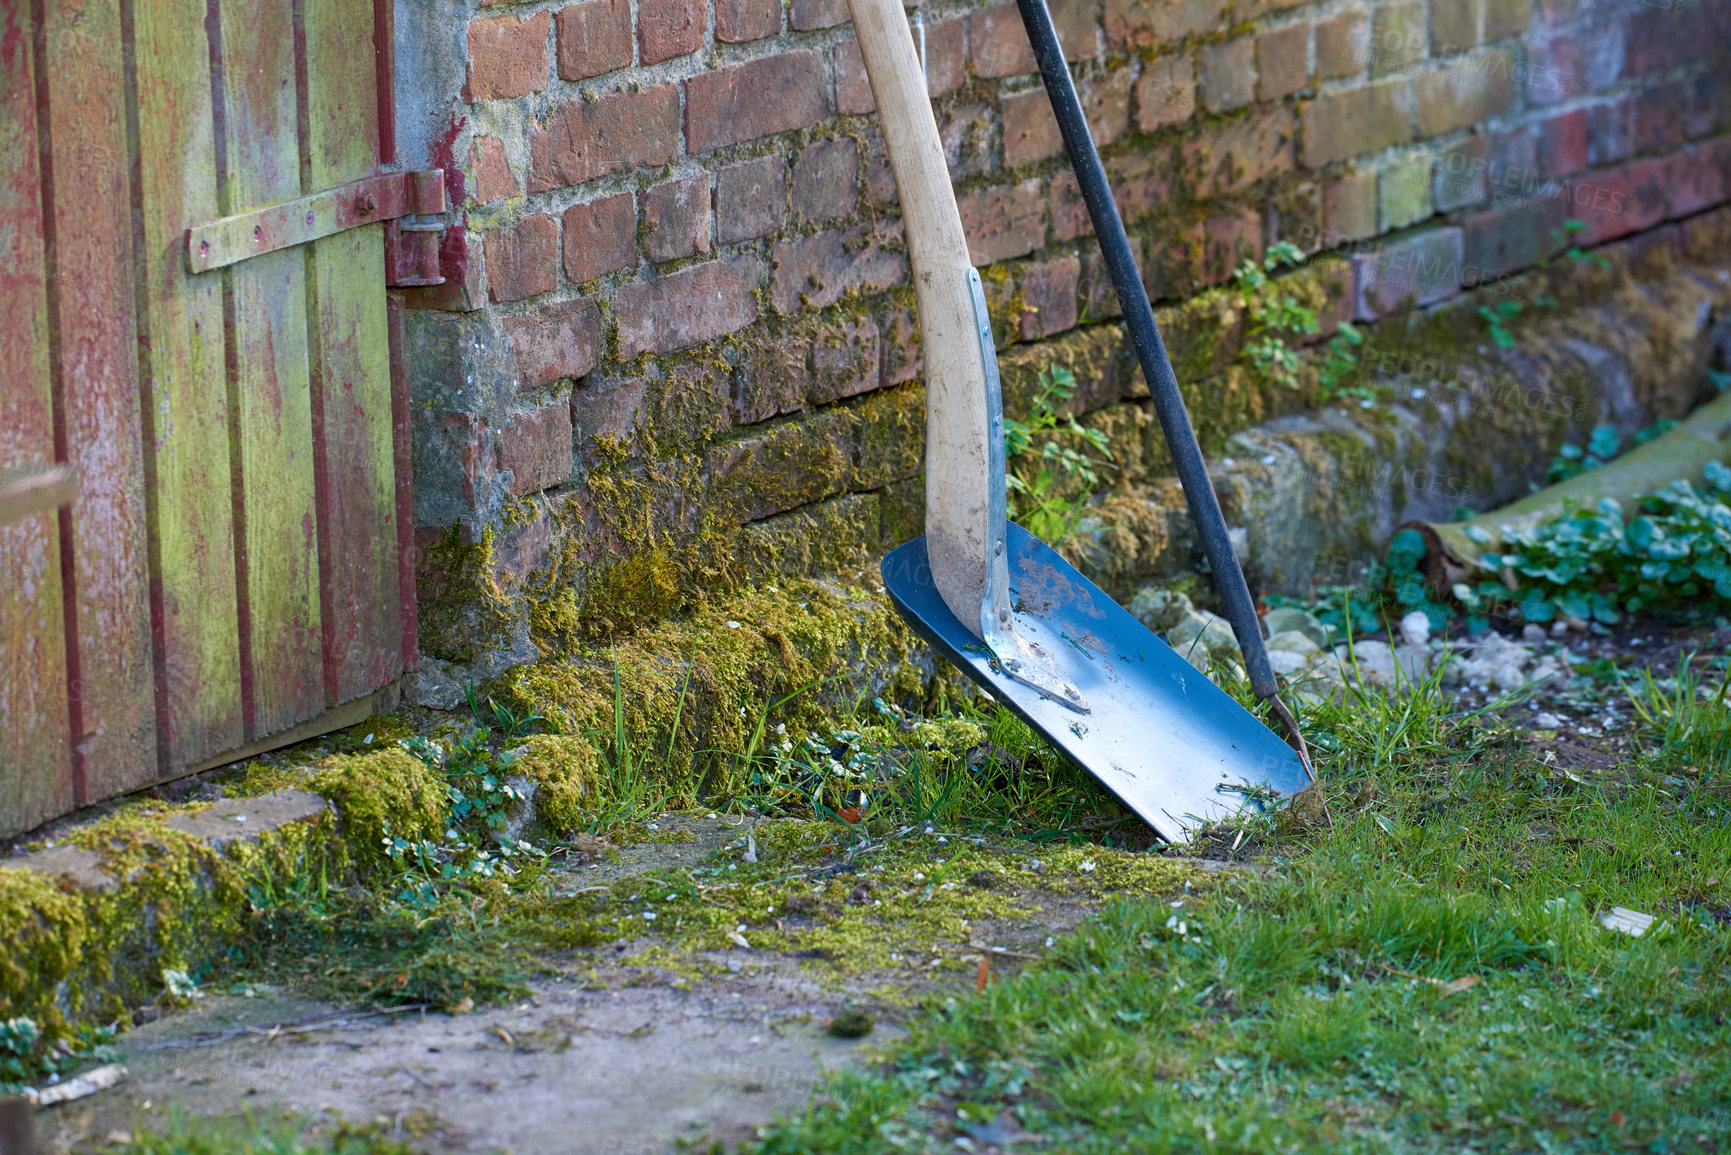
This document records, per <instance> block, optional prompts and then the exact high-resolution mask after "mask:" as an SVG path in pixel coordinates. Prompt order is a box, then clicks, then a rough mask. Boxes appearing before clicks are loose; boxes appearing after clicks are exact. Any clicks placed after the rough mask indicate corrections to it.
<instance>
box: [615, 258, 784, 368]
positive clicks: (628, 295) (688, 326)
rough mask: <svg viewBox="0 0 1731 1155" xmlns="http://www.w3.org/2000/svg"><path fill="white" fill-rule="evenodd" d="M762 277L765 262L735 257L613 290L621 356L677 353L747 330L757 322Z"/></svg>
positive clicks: (708, 262) (692, 266)
mask: <svg viewBox="0 0 1731 1155" xmlns="http://www.w3.org/2000/svg"><path fill="white" fill-rule="evenodd" d="M762 279H763V262H762V261H760V260H758V259H757V258H756V257H734V258H731V259H723V260H719V261H707V262H705V263H704V264H701V265H688V266H687V267H685V268H683V269H680V270H679V271H678V272H676V273H669V274H668V275H667V276H665V277H657V278H655V279H654V280H648V281H635V282H633V283H631V284H629V285H626V286H624V287H623V288H621V289H620V290H619V291H618V292H616V293H614V294H613V311H614V314H615V315H616V316H617V317H618V318H619V356H620V358H621V359H624V360H628V359H630V358H632V357H635V356H636V355H637V354H639V353H642V352H651V353H671V352H673V351H674V350H675V349H684V348H688V347H689V346H692V345H701V344H702V343H703V342H705V341H713V340H715V339H716V338H717V337H725V336H726V335H727V334H729V333H733V332H737V331H738V330H740V329H743V328H745V327H746V326H747V325H749V324H751V323H752V322H753V321H755V320H757V297H756V295H755V290H756V289H757V286H758V282H759V281H761V280H762Z"/></svg>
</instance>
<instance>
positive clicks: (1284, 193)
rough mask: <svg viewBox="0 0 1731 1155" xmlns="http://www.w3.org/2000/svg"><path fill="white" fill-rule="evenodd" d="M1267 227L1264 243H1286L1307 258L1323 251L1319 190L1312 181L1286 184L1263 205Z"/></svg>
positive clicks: (1320, 192)
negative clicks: (1296, 247)
mask: <svg viewBox="0 0 1731 1155" xmlns="http://www.w3.org/2000/svg"><path fill="white" fill-rule="evenodd" d="M1262 208H1263V215H1264V217H1265V218H1266V220H1267V222H1268V224H1267V227H1266V228H1265V229H1264V230H1263V239H1264V240H1266V241H1267V242H1269V243H1271V244H1272V243H1273V242H1275V241H1286V242H1288V243H1289V244H1293V245H1297V246H1298V248H1299V249H1300V250H1301V251H1302V252H1304V253H1305V254H1306V255H1309V254H1311V253H1314V252H1316V251H1317V250H1318V249H1320V248H1321V247H1322V243H1323V241H1322V186H1321V185H1320V184H1318V183H1317V182H1315V181H1301V182H1299V183H1298V184H1288V185H1286V186H1285V187H1284V188H1281V189H1280V190H1278V191H1277V192H1276V193H1275V194H1274V195H1273V196H1270V197H1269V198H1267V200H1265V201H1264V202H1263V206H1262Z"/></svg>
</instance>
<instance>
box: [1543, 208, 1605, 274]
mask: <svg viewBox="0 0 1731 1155" xmlns="http://www.w3.org/2000/svg"><path fill="white" fill-rule="evenodd" d="M1586 228H1587V222H1586V221H1577V220H1567V221H1564V222H1563V227H1562V228H1560V229H1552V230H1551V240H1552V241H1554V242H1556V243H1557V244H1558V245H1567V246H1568V248H1567V249H1565V250H1564V251H1563V256H1565V257H1567V258H1568V259H1569V260H1571V261H1573V262H1574V263H1575V264H1577V265H1579V264H1583V263H1585V264H1590V265H1593V266H1595V267H1596V268H1600V269H1609V268H1610V267H1611V261H1610V258H1609V257H1607V256H1605V254H1603V253H1594V252H1588V251H1587V250H1586V249H1583V248H1581V246H1579V245H1577V244H1574V243H1573V242H1572V238H1573V237H1574V236H1575V234H1576V233H1580V232H1585V231H1586Z"/></svg>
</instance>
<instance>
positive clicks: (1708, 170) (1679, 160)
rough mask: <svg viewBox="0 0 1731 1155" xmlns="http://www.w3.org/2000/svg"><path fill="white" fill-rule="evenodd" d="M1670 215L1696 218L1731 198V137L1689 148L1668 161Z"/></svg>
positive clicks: (1668, 213) (1683, 149)
mask: <svg viewBox="0 0 1731 1155" xmlns="http://www.w3.org/2000/svg"><path fill="white" fill-rule="evenodd" d="M1666 163H1667V164H1668V166H1669V169H1670V175H1669V177H1668V179H1667V180H1666V182H1665V209H1666V214H1667V215H1668V216H1669V217H1670V218H1671V219H1673V220H1675V219H1677V218H1678V217H1687V216H1693V215H1694V214H1695V213H1698V212H1700V211H1701V210H1703V209H1707V208H1712V207H1713V206H1714V205H1717V204H1720V203H1722V202H1724V201H1725V200H1726V199H1727V197H1731V137H1719V138H1717V139H1715V140H1706V141H1702V142H1700V143H1699V144H1691V145H1685V146H1684V147H1683V148H1681V149H1679V150H1678V151H1677V152H1675V153H1673V154H1672V155H1671V158H1670V160H1669V161H1668V162H1666Z"/></svg>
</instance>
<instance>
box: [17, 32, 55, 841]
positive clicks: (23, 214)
mask: <svg viewBox="0 0 1731 1155" xmlns="http://www.w3.org/2000/svg"><path fill="white" fill-rule="evenodd" d="M33 47H34V39H33V37H32V36H31V21H30V13H29V11H28V10H27V9H26V8H25V5H24V3H23V0H0V301H4V302H5V307H4V308H0V467H7V466H11V467H22V466H26V465H43V464H47V463H48V462H51V461H52V460H53V459H54V411H53V398H52V393H51V391H50V388H49V375H48V301H47V282H46V269H45V253H44V242H43V228H42V194H41V190H40V183H39V169H38V166H37V154H38V149H37V139H36V89H35V79H34V74H33V70H32V67H31V54H32V50H33ZM60 588H61V584H60V537H59V526H58V519H57V518H56V517H55V515H54V514H52V513H38V514H33V515H31V516H28V517H25V518H23V519H21V520H19V521H15V522H12V523H11V524H8V525H0V834H12V833H17V832H18V831H21V830H26V829H29V828H30V827H32V826H34V825H36V824H37V823H38V822H40V821H41V820H42V819H44V818H47V817H49V816H51V815H53V814H57V813H60V812H61V811H63V810H66V809H67V808H69V806H70V805H71V802H72V760H71V743H70V741H69V739H68V723H67V709H66V665H65V662H66V649H65V642H64V639H63V636H62V633H61V630H62V624H63V617H62V614H63V610H62V606H61V599H60Z"/></svg>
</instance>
